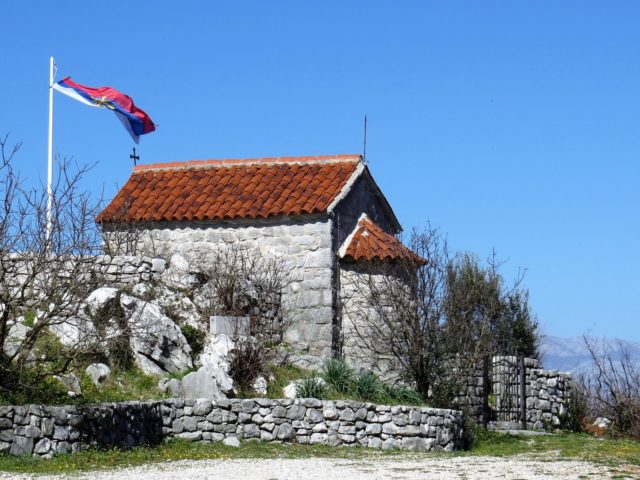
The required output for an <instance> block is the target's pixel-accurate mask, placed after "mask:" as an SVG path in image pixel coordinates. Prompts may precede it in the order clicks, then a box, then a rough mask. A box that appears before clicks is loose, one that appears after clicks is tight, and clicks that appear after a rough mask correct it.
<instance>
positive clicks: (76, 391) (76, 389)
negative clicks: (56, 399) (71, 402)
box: [54, 373, 82, 397]
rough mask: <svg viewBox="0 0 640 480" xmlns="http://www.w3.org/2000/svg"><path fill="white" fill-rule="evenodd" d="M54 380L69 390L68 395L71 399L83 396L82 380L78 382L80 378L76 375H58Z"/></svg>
mask: <svg viewBox="0 0 640 480" xmlns="http://www.w3.org/2000/svg"><path fill="white" fill-rule="evenodd" d="M54 378H55V379H56V380H58V381H59V382H60V383H62V385H64V386H65V387H66V388H67V395H69V396H70V397H77V396H78V395H82V389H81V388H80V380H78V377H76V375H75V374H74V373H67V374H65V375H56V376H55V377H54Z"/></svg>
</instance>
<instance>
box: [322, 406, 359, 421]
mask: <svg viewBox="0 0 640 480" xmlns="http://www.w3.org/2000/svg"><path fill="white" fill-rule="evenodd" d="M325 417H326V415H325ZM339 418H340V420H341V421H344V422H353V421H354V420H355V419H356V414H355V412H354V411H353V410H352V409H351V408H345V409H344V410H342V412H340V417H339Z"/></svg>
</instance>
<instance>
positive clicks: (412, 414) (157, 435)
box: [0, 398, 463, 457]
mask: <svg viewBox="0 0 640 480" xmlns="http://www.w3.org/2000/svg"><path fill="white" fill-rule="evenodd" d="M462 425H463V422H462V413H461V412H460V411H456V410H444V409H433V408H419V407H406V406H393V407H391V406H385V405H375V404H371V403H361V402H354V401H322V400H316V399H295V400H269V399H263V398H259V399H253V400H240V399H232V400H219V401H217V402H216V401H211V400H205V399H192V400H175V399H171V400H161V401H156V402H126V403H119V404H98V405H89V406H75V405H73V406H60V407H49V406H37V405H31V406H0V452H7V453H9V454H12V455H34V456H40V457H51V456H53V455H55V454H57V453H68V452H76V451H78V450H80V449H81V448H83V447H87V446H94V447H110V446H119V447H131V446H135V445H154V444H158V443H160V442H162V441H163V440H164V439H166V438H171V437H175V438H182V439H186V440H191V441H205V442H217V441H222V440H223V439H225V438H228V437H236V438H238V439H246V440H250V439H254V440H261V441H266V442H271V441H278V442H291V443H299V444H312V445H314V444H315V445H318V444H319V445H332V446H339V445H361V446H364V447H369V448H377V449H383V450H386V449H393V448H400V449H408V450H414V451H427V450H434V451H452V450H456V449H458V448H460V447H461V446H462V433H463V427H462Z"/></svg>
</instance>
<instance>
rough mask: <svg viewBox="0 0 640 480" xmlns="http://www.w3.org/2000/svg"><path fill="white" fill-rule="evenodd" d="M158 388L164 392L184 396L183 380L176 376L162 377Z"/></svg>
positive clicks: (174, 395) (173, 395)
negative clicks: (170, 377)
mask: <svg viewBox="0 0 640 480" xmlns="http://www.w3.org/2000/svg"><path fill="white" fill-rule="evenodd" d="M158 390H160V391H161V392H162V393H165V392H168V393H169V395H171V396H172V397H182V396H183V391H182V382H181V381H180V380H178V379H176V378H172V379H168V378H161V379H160V381H159V382H158Z"/></svg>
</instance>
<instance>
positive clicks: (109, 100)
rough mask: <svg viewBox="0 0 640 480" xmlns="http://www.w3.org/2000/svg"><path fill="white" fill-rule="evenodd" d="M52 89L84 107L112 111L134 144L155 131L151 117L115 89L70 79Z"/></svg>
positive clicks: (61, 81)
mask: <svg viewBox="0 0 640 480" xmlns="http://www.w3.org/2000/svg"><path fill="white" fill-rule="evenodd" d="M52 87H53V88H54V89H56V90H58V91H59V92H61V93H64V94H65V95H69V96H70V97H71V98H75V99H76V100H78V101H80V102H82V103H84V104H86V105H90V106H92V107H100V108H108V109H109V110H112V111H113V113H115V114H116V116H117V117H118V119H119V120H120V121H121V122H122V125H124V128H126V129H127V131H128V132H129V134H130V135H131V138H133V141H134V142H136V143H138V140H139V137H140V135H144V134H145V133H151V132H153V131H154V130H155V129H156V126H155V124H154V123H153V121H152V120H151V117H150V116H149V115H147V114H146V113H145V112H143V111H142V110H140V109H139V108H138V107H136V106H135V105H134V103H133V100H131V97H129V96H128V95H125V94H124V93H122V92H119V91H118V90H116V89H115V88H111V87H99V88H91V87H85V86H84V85H80V84H79V83H76V82H74V81H72V80H71V77H67V78H65V79H64V80H60V81H59V82H56V83H54V84H53V85H52Z"/></svg>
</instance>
